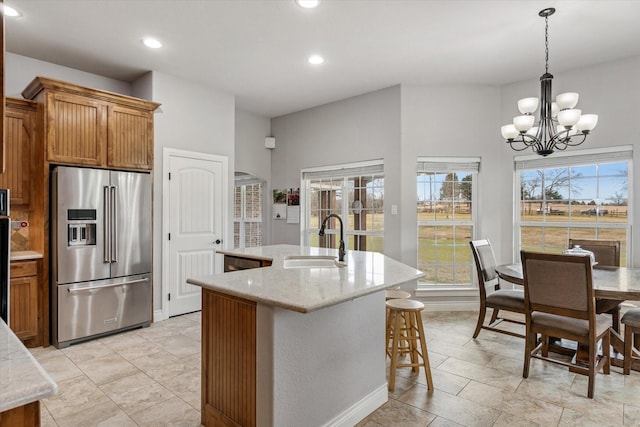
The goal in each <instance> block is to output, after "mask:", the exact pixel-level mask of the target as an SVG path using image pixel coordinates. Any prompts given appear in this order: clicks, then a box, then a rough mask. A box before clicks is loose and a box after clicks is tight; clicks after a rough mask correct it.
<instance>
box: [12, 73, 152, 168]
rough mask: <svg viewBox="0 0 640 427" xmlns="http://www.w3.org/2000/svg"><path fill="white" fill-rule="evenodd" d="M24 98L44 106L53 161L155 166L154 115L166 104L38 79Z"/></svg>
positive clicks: (126, 166)
mask: <svg viewBox="0 0 640 427" xmlns="http://www.w3.org/2000/svg"><path fill="white" fill-rule="evenodd" d="M22 95H23V96H24V97H25V98H27V99H33V100H36V101H38V102H40V103H42V104H43V105H44V117H45V120H44V138H45V147H47V161H49V162H50V163H58V164H73V165H84V166H93V167H104V168H117V169H131V170H136V169H137V170H140V169H141V170H150V169H152V168H153V112H154V110H155V109H156V108H158V107H159V106H160V104H157V103H155V102H150V101H145V100H142V99H138V98H133V97H130V96H126V95H120V94H116V93H112V92H107V91H102V90H97V89H90V88H86V87H82V86H78V85H75V84H71V83H66V82H62V81H59V80H53V79H49V78H46V77H36V78H35V79H34V80H33V81H32V82H31V83H30V84H29V86H27V88H26V89H25V90H24V91H23V92H22Z"/></svg>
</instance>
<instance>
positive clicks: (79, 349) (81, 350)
mask: <svg viewBox="0 0 640 427" xmlns="http://www.w3.org/2000/svg"><path fill="white" fill-rule="evenodd" d="M62 352H63V353H64V354H65V356H67V357H68V358H69V359H71V360H72V361H73V362H75V363H78V362H84V361H87V360H91V359H94V358H96V357H100V356H105V355H107V354H109V353H113V350H111V349H110V348H109V347H107V346H106V345H105V344H104V343H103V342H101V341H100V340H93V341H87V342H83V343H79V344H74V345H72V346H69V347H67V348H65V349H63V350H62Z"/></svg>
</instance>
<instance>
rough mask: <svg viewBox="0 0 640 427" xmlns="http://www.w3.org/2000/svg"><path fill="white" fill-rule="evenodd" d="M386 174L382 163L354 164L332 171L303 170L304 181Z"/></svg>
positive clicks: (335, 168) (333, 168)
mask: <svg viewBox="0 0 640 427" xmlns="http://www.w3.org/2000/svg"><path fill="white" fill-rule="evenodd" d="M383 173H384V163H383V162H382V161H381V160H380V161H376V162H366V163H353V164H349V165H345V166H344V167H341V166H334V167H332V168H331V169H307V170H302V179H304V180H316V179H331V178H345V177H352V176H367V175H381V174H383Z"/></svg>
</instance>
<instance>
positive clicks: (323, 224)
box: [318, 214, 345, 262]
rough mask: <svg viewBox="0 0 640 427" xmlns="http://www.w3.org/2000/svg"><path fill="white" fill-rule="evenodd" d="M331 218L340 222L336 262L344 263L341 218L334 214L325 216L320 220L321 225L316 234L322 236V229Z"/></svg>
mask: <svg viewBox="0 0 640 427" xmlns="http://www.w3.org/2000/svg"><path fill="white" fill-rule="evenodd" d="M332 217H333V218H338V221H340V247H339V248H338V261H340V262H344V254H345V250H344V239H343V234H342V218H340V217H339V216H338V215H336V214H329V215H327V216H326V217H325V218H324V219H323V220H322V225H321V226H320V231H319V232H318V236H324V227H325V225H326V223H327V221H328V220H329V218H332Z"/></svg>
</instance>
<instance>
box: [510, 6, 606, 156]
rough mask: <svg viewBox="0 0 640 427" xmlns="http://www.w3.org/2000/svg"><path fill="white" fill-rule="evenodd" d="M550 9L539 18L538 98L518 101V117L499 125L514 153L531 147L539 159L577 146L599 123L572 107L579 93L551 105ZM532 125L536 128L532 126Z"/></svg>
mask: <svg viewBox="0 0 640 427" xmlns="http://www.w3.org/2000/svg"><path fill="white" fill-rule="evenodd" d="M555 11H556V10H555V9H554V8H552V7H550V8H547V9H543V10H541V11H540V12H539V13H538V15H540V16H542V17H544V45H545V51H544V52H545V57H544V62H545V72H544V74H543V75H542V76H541V77H540V99H538V98H523V99H521V100H519V101H518V110H520V113H521V114H522V115H521V116H516V117H514V118H513V124H509V125H505V126H502V128H501V130H502V136H503V138H505V139H506V140H507V142H508V143H509V144H510V145H511V148H512V149H514V150H516V151H522V150H526V149H527V148H529V147H531V149H533V151H535V152H536V153H538V154H539V155H541V156H548V155H549V154H551V153H553V152H554V150H565V149H566V148H567V147H573V146H576V145H580V144H582V143H583V142H584V140H585V139H587V135H588V134H589V132H590V131H592V130H593V128H595V127H596V124H597V123H598V116H597V115H596V114H582V111H581V110H578V109H576V108H575V106H576V104H578V94H577V93H574V92H568V93H562V94H560V95H558V96H557V97H556V101H555V102H551V81H552V80H553V75H551V74H549V16H551V15H553V14H554V13H555ZM538 105H540V120H539V121H538V122H537V123H535V116H534V113H535V112H536V110H537V109H538ZM534 125H535V126H534Z"/></svg>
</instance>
